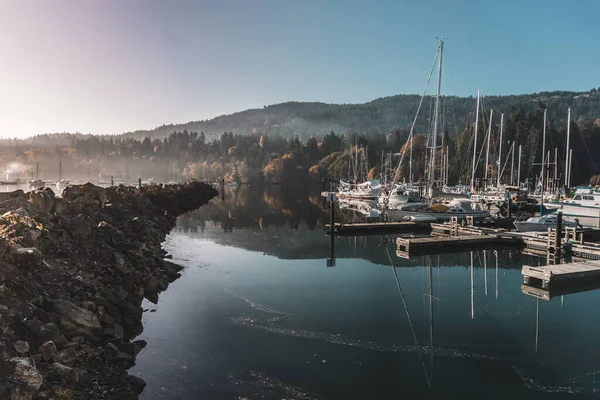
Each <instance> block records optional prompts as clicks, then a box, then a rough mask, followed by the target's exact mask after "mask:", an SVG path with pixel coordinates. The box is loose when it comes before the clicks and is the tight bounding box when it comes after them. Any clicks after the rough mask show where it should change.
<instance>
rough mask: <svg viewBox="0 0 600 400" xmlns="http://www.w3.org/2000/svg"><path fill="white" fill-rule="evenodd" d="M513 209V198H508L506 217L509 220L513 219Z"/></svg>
mask: <svg viewBox="0 0 600 400" xmlns="http://www.w3.org/2000/svg"><path fill="white" fill-rule="evenodd" d="M511 208H512V198H511V197H510V196H508V210H507V211H506V216H507V217H508V218H510V217H511V212H510V209H511Z"/></svg>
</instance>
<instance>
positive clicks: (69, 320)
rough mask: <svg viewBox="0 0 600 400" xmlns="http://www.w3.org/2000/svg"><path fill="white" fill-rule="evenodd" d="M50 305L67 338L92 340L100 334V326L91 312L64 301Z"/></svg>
mask: <svg viewBox="0 0 600 400" xmlns="http://www.w3.org/2000/svg"><path fill="white" fill-rule="evenodd" d="M52 304H53V306H54V311H56V313H57V314H58V316H59V324H60V325H61V327H62V328H63V329H64V331H65V336H66V337H67V338H72V337H74V336H84V337H87V338H90V339H94V338H96V337H97V336H98V335H100V334H101V333H102V326H101V325H100V322H99V321H98V318H97V317H96V314H94V313H93V312H91V311H88V310H86V309H84V308H81V307H79V306H76V305H75V304H73V303H71V302H68V301H66V300H54V301H53V302H52Z"/></svg>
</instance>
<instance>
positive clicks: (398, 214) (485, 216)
mask: <svg viewBox="0 0 600 400" xmlns="http://www.w3.org/2000/svg"><path fill="white" fill-rule="evenodd" d="M386 213H387V215H388V218H389V219H390V220H391V221H402V220H405V218H406V217H409V218H410V217H423V216H427V217H430V218H435V220H436V221H437V222H448V221H450V220H451V219H452V217H457V218H458V220H459V221H463V220H466V219H467V217H473V220H474V221H485V220H490V221H491V220H492V216H491V214H490V213H489V212H488V211H473V212H464V213H456V212H453V213H448V212H431V211H407V210H386Z"/></svg>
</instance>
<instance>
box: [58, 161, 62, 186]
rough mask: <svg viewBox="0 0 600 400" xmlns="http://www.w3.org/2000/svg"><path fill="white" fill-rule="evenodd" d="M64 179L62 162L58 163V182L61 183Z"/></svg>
mask: <svg viewBox="0 0 600 400" xmlns="http://www.w3.org/2000/svg"><path fill="white" fill-rule="evenodd" d="M61 178H62V161H59V162H58V182H59V183H60V181H61Z"/></svg>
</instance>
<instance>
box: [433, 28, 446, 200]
mask: <svg viewBox="0 0 600 400" xmlns="http://www.w3.org/2000/svg"><path fill="white" fill-rule="evenodd" d="M439 52H440V60H439V64H438V81H437V94H436V96H435V112H434V120H433V143H432V147H431V167H430V168H431V172H430V178H431V195H432V196H433V188H434V187H435V161H436V160H435V158H436V157H435V156H436V153H437V134H438V119H439V115H440V91H441V89H442V60H443V55H444V41H443V40H442V39H440V50H439Z"/></svg>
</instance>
